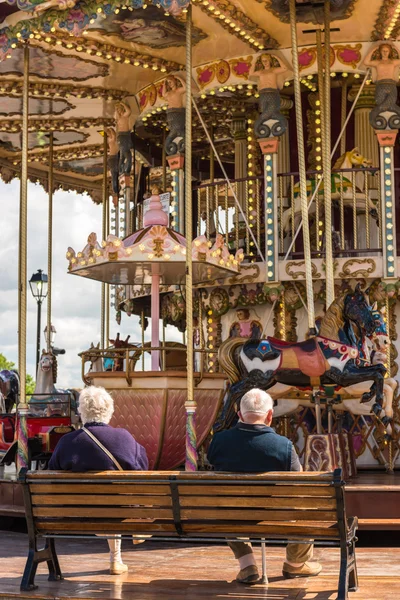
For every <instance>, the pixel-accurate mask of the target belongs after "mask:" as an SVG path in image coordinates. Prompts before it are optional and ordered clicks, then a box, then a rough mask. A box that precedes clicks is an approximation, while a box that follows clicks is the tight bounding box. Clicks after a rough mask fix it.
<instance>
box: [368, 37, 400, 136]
mask: <svg viewBox="0 0 400 600" xmlns="http://www.w3.org/2000/svg"><path fill="white" fill-rule="evenodd" d="M375 53H377V54H378V58H373V56H374V54H375ZM364 64H365V66H367V67H373V68H374V69H375V70H376V82H375V102H376V107H375V108H373V109H372V110H371V112H370V114H369V122H370V123H371V126H372V127H373V128H374V129H386V128H389V129H399V128H400V106H398V104H397V75H398V70H399V65H400V59H399V54H398V52H397V50H396V49H395V48H394V47H393V46H391V45H390V44H386V43H385V44H380V45H379V46H378V47H376V46H374V48H372V50H371V51H370V52H369V53H368V54H367V56H366V58H365V59H364Z"/></svg>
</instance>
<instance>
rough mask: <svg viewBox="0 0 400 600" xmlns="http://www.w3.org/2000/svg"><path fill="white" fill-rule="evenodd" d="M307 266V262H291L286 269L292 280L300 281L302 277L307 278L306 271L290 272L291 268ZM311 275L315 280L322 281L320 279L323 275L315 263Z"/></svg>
mask: <svg viewBox="0 0 400 600" xmlns="http://www.w3.org/2000/svg"><path fill="white" fill-rule="evenodd" d="M305 264H306V261H305V260H291V261H289V262H288V263H287V264H286V267H285V271H286V274H287V275H289V277H291V278H292V279H300V277H304V278H305V276H306V272H305V271H290V268H291V267H302V266H303V265H305ZM311 274H312V277H313V279H320V277H321V273H318V269H317V267H316V266H315V264H314V263H313V262H312V263H311Z"/></svg>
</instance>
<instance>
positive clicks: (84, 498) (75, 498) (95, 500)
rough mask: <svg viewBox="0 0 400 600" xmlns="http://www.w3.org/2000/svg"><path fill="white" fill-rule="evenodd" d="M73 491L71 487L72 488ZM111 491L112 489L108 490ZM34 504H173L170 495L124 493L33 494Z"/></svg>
mask: <svg viewBox="0 0 400 600" xmlns="http://www.w3.org/2000/svg"><path fill="white" fill-rule="evenodd" d="M70 491H71V489H70ZM108 491H109V492H110V491H111V490H108ZM31 499H32V505H34V506H36V507H37V506H68V505H71V506H85V505H89V506H93V505H97V506H124V505H125V506H127V505H135V504H139V505H141V506H142V505H144V506H172V500H171V497H170V496H166V495H164V496H133V495H132V494H124V495H118V496H116V495H110V494H109V495H94V494H92V495H90V496H88V495H85V494H57V495H54V496H53V495H49V494H32V497H31Z"/></svg>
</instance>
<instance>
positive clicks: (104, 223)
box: [100, 131, 108, 350]
mask: <svg viewBox="0 0 400 600" xmlns="http://www.w3.org/2000/svg"><path fill="white" fill-rule="evenodd" d="M107 194H108V172H107V132H106V131H104V138H103V204H102V221H101V228H102V229H101V234H102V239H103V240H104V241H105V240H106V238H107ZM106 344H108V339H106V284H105V283H102V284H101V315H100V346H101V348H102V349H103V350H104V348H105V347H106Z"/></svg>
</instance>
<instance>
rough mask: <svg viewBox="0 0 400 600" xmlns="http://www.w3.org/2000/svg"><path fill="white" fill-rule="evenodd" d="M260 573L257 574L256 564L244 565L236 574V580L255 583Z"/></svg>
mask: <svg viewBox="0 0 400 600" xmlns="http://www.w3.org/2000/svg"><path fill="white" fill-rule="evenodd" d="M259 579H260V575H259V574H258V569H257V566H256V565H249V566H248V567H245V568H244V569H242V570H241V571H239V573H238V574H237V577H236V581H238V582H239V583H247V584H250V585H252V584H253V583H257V581H259Z"/></svg>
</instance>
